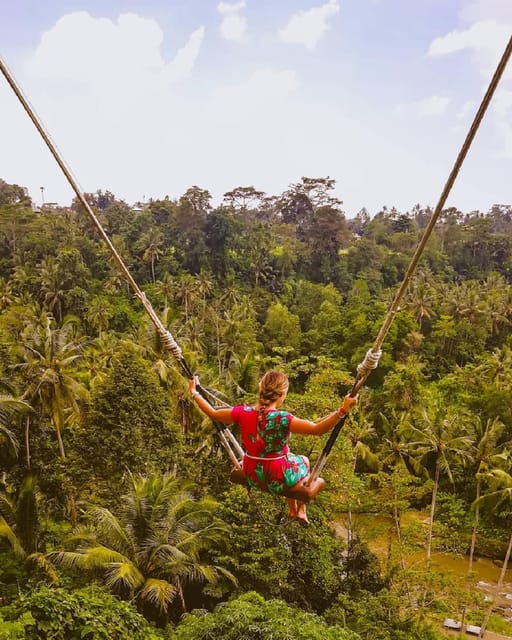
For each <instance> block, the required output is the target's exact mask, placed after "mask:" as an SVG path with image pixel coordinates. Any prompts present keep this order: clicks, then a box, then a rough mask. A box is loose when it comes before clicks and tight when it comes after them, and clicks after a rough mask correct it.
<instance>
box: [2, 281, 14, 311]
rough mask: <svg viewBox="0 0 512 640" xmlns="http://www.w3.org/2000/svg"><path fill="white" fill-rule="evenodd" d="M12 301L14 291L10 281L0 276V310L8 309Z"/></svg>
mask: <svg viewBox="0 0 512 640" xmlns="http://www.w3.org/2000/svg"><path fill="white" fill-rule="evenodd" d="M13 302H14V291H13V290H12V286H11V283H10V282H9V281H8V280H5V279H4V278H0V312H1V311H5V309H8V308H9V307H10V306H11V304H12V303H13Z"/></svg>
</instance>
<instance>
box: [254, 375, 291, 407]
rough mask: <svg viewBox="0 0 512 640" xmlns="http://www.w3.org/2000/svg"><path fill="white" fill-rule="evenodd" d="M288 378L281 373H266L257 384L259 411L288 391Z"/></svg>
mask: <svg viewBox="0 0 512 640" xmlns="http://www.w3.org/2000/svg"><path fill="white" fill-rule="evenodd" d="M289 384H290V383H289V382H288V378H287V376H286V374H284V373H283V372H282V371H267V373H266V374H265V375H264V376H263V377H262V378H261V380H260V384H259V395H258V407H259V409H260V411H261V410H262V409H265V407H268V405H270V404H272V403H273V402H275V401H276V400H277V399H278V398H279V397H280V396H282V395H284V394H285V393H286V392H287V391H288V386H289Z"/></svg>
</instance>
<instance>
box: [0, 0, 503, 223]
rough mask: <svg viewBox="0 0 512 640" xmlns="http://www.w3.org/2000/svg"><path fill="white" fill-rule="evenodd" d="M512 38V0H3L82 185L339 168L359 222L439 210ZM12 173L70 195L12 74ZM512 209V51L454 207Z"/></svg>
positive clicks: (0, 130) (5, 152)
mask: <svg viewBox="0 0 512 640" xmlns="http://www.w3.org/2000/svg"><path fill="white" fill-rule="evenodd" d="M511 35H512V0H233V1H231V2H226V1H224V0H222V1H220V2H219V1H218V0H212V1H211V0H45V2H41V1H40V0H16V1H14V0H0V56H1V57H2V60H3V61H4V63H5V64H6V65H7V66H8V68H9V69H10V71H11V73H12V74H13V75H14V77H15V78H16V80H17V82H18V83H19V85H20V86H21V88H22V90H23V92H24V94H25V96H26V97H27V98H28V100H29V102H30V103H31V105H32V106H33V107H34V109H35V110H36V112H37V114H38V116H39V117H40V118H41V120H42V122H43V123H44V126H45V128H46V130H47V131H48V132H49V133H50V135H51V137H52V139H53V141H54V143H55V144H56V145H57V147H58V148H59V150H60V152H61V154H62V156H63V158H64V160H65V162H66V163H67V165H69V167H70V168H71V170H72V172H73V174H74V176H75V177H76V179H77V181H78V183H79V185H80V187H81V189H82V190H83V191H87V192H94V191H96V190H98V189H102V190H107V189H108V190H109V191H111V192H112V193H114V194H115V196H116V197H117V198H120V199H123V200H125V201H126V202H128V203H129V204H132V203H135V202H138V201H147V200H148V199H149V198H154V199H157V198H163V197H165V196H169V197H170V198H179V197H180V196H181V195H183V194H184V193H185V191H186V190H187V189H188V188H189V187H191V186H193V185H197V186H199V187H201V188H202V189H207V190H208V191H209V192H210V193H211V194H212V198H213V204H219V203H220V202H221V201H222V197H223V194H224V193H225V192H226V191H230V190H232V189H234V188H235V187H238V186H254V187H255V188H256V189H258V190H261V191H264V192H266V193H267V194H268V195H279V194H280V193H282V192H283V191H285V190H286V189H287V188H288V187H289V185H291V184H293V183H297V182H299V181H300V179H301V177H302V176H307V177H313V178H320V177H326V176H330V177H331V178H334V179H335V180H336V189H335V193H334V195H336V196H337V197H338V198H340V199H341V200H342V201H343V209H344V211H345V212H346V215H347V216H348V217H353V216H354V215H356V214H357V212H358V211H359V210H360V209H361V208H363V207H366V209H367V210H368V211H369V212H370V214H371V215H374V214H375V213H377V212H378V211H379V210H380V209H381V208H382V207H383V206H387V207H388V208H390V207H393V206H395V207H396V208H397V209H399V210H400V211H407V210H410V209H411V208H412V207H413V206H414V205H415V204H417V203H419V204H421V205H423V206H427V205H430V206H434V205H435V204H436V203H437V201H438V199H439V196H440V193H441V191H442V188H443V186H444V183H445V181H446V179H447V177H448V174H449V172H450V170H451V168H452V166H453V163H454V161H455V158H456V156H457V153H458V151H459V149H460V147H461V144H462V142H463V140H464V138H465V136H466V133H467V130H468V128H469V126H470V124H471V121H472V119H473V117H474V115H475V113H476V109H477V108H478V105H479V103H480V101H481V99H482V96H483V94H484V92H485V90H486V88H487V86H488V83H489V81H490V78H491V76H492V73H493V71H494V69H495V67H496V65H497V63H498V61H499V59H500V57H501V55H502V53H503V50H504V48H505V46H506V43H507V41H508V39H509V38H510V36H511ZM0 178H3V179H4V180H6V181H7V182H10V183H16V184H19V185H22V186H25V187H27V188H28V190H29V193H30V195H31V197H32V199H33V201H34V202H35V203H36V204H40V203H41V202H43V201H44V202H46V203H48V202H56V203H58V204H60V205H68V204H69V203H70V202H71V200H72V198H73V195H74V194H73V192H72V190H71V188H70V187H69V185H68V184H67V182H66V180H65V178H64V176H63V174H62V172H61V170H60V169H59V168H58V167H57V165H56V163H55V161H54V159H53V157H52V156H51V155H50V153H49V151H48V149H47V148H46V147H45V145H44V143H43V142H42V140H41V138H40V136H39V134H38V133H37V131H36V129H35V128H34V126H33V124H32V123H31V122H30V120H29V118H28V116H27V115H26V113H25V112H24V110H23V109H22V107H21V104H20V103H19V102H18V101H17V99H16V97H15V95H14V93H13V91H12V90H11V89H10V87H9V86H8V84H7V82H6V81H5V80H4V78H3V77H1V76H0ZM493 204H512V61H511V62H510V63H509V65H508V68H507V70H506V72H505V76H504V78H503V80H502V82H501V83H500V86H499V89H498V91H497V93H496V95H495V97H494V99H493V102H492V104H491V106H490V108H489V111H488V113H487V114H486V117H485V119H484V122H483V123H482V125H481V127H480V130H479V132H478V134H477V137H476V139H475V141H474V143H473V146H472V148H471V150H470V153H469V155H468V157H467V159H466V161H465V164H464V166H463V168H462V171H461V172H460V174H459V176H458V179H457V181H456V183H455V186H454V188H453V190H452V193H451V195H450V197H449V199H448V202H447V205H449V206H456V207H458V208H459V209H460V210H462V211H464V212H470V211H474V210H480V211H483V212H485V211H488V210H489V209H490V207H491V206H492V205H493Z"/></svg>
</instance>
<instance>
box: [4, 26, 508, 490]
mask: <svg viewBox="0 0 512 640" xmlns="http://www.w3.org/2000/svg"><path fill="white" fill-rule="evenodd" d="M511 54H512V37H511V38H510V40H509V42H508V44H507V46H506V47H505V51H504V53H503V55H502V57H501V60H500V61H499V63H498V66H497V67H496V71H495V72H494V75H493V77H492V79H491V81H490V83H489V87H488V88H487V91H486V93H485V95H484V97H483V98H482V101H481V104H480V107H479V109H478V111H477V113H476V115H475V117H474V119H473V122H472V124H471V127H470V129H469V131H468V133H467V135H466V138H465V140H464V143H463V145H462V147H461V149H460V151H459V154H458V156H457V158H456V160H455V163H454V165H453V168H452V170H451V172H450V174H449V176H448V179H447V181H446V184H445V186H444V188H443V191H442V192H441V195H440V197H439V201H438V203H437V205H436V208H435V209H434V212H433V214H432V217H431V219H430V221H429V223H428V225H427V227H426V228H425V231H424V233H423V236H422V237H421V239H420V241H419V243H418V246H417V247H416V250H415V252H414V255H413V257H412V259H411V263H410V265H409V267H408V269H407V272H406V274H405V276H404V279H403V282H402V284H401V285H400V288H399V289H398V291H397V293H396V294H395V296H394V298H393V300H392V302H391V305H390V307H389V310H388V312H387V314H386V317H385V319H384V322H383V324H382V326H381V328H380V330H379V333H378V335H377V338H376V339H375V342H374V343H373V346H372V347H371V349H369V351H368V352H367V354H366V356H365V359H364V361H363V362H362V363H361V364H360V365H358V367H357V376H356V380H355V382H354V385H353V387H352V390H351V391H350V395H351V396H355V395H357V393H358V391H359V389H360V388H361V387H362V385H363V384H364V382H365V381H366V379H367V378H368V376H369V374H370V373H371V371H372V369H375V368H376V367H377V366H378V362H379V358H380V355H381V346H382V343H383V342H384V339H385V337H386V335H387V333H388V330H389V328H390V326H391V323H392V321H393V319H394V317H395V315H396V313H397V312H398V310H399V304H400V301H401V299H402V297H403V295H404V293H405V291H406V289H407V287H408V285H409V281H410V279H411V277H412V275H413V274H414V271H415V270H416V267H417V265H418V262H419V259H420V257H421V255H422V253H423V250H424V248H425V246H426V244H427V241H428V240H429V238H430V235H431V233H432V231H433V229H434V227H435V224H436V222H437V220H438V218H439V216H440V215H441V212H442V210H443V207H444V205H445V202H446V200H447V198H448V195H449V193H450V191H451V189H452V187H453V184H454V183H455V180H456V178H457V175H458V173H459V171H460V169H461V167H462V164H463V162H464V159H465V157H466V155H467V153H468V151H469V148H470V146H471V143H472V142H473V139H474V137H475V135H476V132H477V130H478V127H479V126H480V124H481V122H482V120H483V117H484V115H485V112H486V110H487V108H488V106H489V104H490V102H491V99H492V97H493V95H494V92H495V90H496V87H497V86H498V83H499V81H500V78H501V76H502V75H503V72H504V70H505V67H506V66H507V62H508V60H509V58H510V56H511ZM0 70H1V71H2V74H3V75H4V77H5V79H6V80H7V82H8V84H9V85H10V87H11V88H12V90H13V91H14V93H15V94H16V97H17V98H18V100H19V101H20V103H21V104H22V106H23V108H24V109H25V111H26V113H27V114H28V116H29V118H30V119H31V120H32V123H33V124H34V126H35V127H36V129H37V130H38V132H39V133H40V135H41V137H42V138H43V140H44V141H45V143H46V145H47V147H48V148H49V150H50V152H51V153H52V155H53V157H54V159H55V160H56V162H57V164H58V165H59V167H60V168H61V170H62V172H63V173H64V175H65V177H66V179H67V181H68V182H69V184H70V185H71V187H72V189H73V191H74V192H75V194H76V196H77V198H78V200H79V201H80V203H81V204H82V205H83V207H84V208H85V210H86V211H87V213H88V214H89V216H90V218H91V220H92V221H93V223H94V225H95V226H96V228H97V230H98V232H99V234H100V236H101V237H102V239H103V240H104V242H105V243H106V245H107V247H108V248H109V250H110V251H111V253H112V255H113V257H114V259H115V261H116V262H117V264H118V266H119V268H120V270H121V272H122V273H123V275H124V277H125V279H126V280H127V282H128V284H129V285H130V287H131V288H132V290H133V292H134V294H135V296H136V297H137V298H138V299H139V300H140V302H141V304H142V306H143V307H144V309H145V311H146V313H147V314H148V316H149V317H150V319H151V321H152V322H153V324H154V326H155V328H156V330H157V331H158V333H159V335H160V337H161V339H162V342H163V344H164V345H165V346H166V347H167V349H168V350H169V351H170V352H171V353H172V354H173V355H174V357H175V358H176V360H177V362H178V364H179V365H180V366H181V369H182V371H183V373H184V374H185V375H186V376H187V378H189V379H190V378H192V377H193V373H192V370H191V369H190V367H189V366H188V364H187V362H186V361H185V359H184V357H183V354H182V351H181V348H180V347H179V345H178V344H177V343H176V341H175V339H174V338H173V336H172V334H171V333H170V332H169V331H168V330H167V329H166V328H165V327H164V326H163V324H162V322H161V320H160V318H159V317H158V316H157V314H156V312H155V311H154V309H153V307H152V306H151V304H150V303H149V301H148V300H147V299H146V295H145V293H144V292H143V291H142V290H141V289H140V288H139V286H138V285H137V283H136V282H135V280H134V279H133V277H132V276H131V274H130V272H129V271H128V269H127V267H126V265H125V264H124V262H123V260H122V259H121V257H120V255H119V254H118V252H117V251H116V249H115V247H114V245H113V244H112V242H111V241H110V239H109V237H108V236H107V234H106V233H105V230H104V229H103V227H102V226H101V224H100V222H99V220H98V218H97V217H96V215H95V214H94V212H93V210H92V209H91V207H90V205H89V203H88V202H87V200H86V199H85V196H84V194H83V192H82V191H81V189H80V188H79V186H78V183H77V182H76V180H75V179H74V178H73V176H72V174H71V172H70V170H69V169H68V167H67V165H66V164H65V163H64V160H63V159H62V157H61V155H60V154H59V152H58V151H57V148H56V147H55V145H54V144H53V142H52V141H51V139H50V136H49V135H48V133H47V132H46V130H45V129H44V127H43V125H42V123H41V121H40V120H39V119H38V117H37V116H36V114H35V112H34V110H33V109H32V107H31V106H30V104H29V103H28V101H27V100H26V98H25V97H24V95H23V93H22V92H21V90H20V88H19V87H18V85H17V83H16V81H15V80H14V78H13V76H12V74H11V73H10V72H9V70H8V69H7V67H6V65H5V64H4V62H3V60H2V59H1V58H0ZM197 390H198V391H199V393H200V394H201V395H203V397H204V394H205V392H206V390H205V389H204V388H202V387H200V386H198V387H197ZM346 417H347V416H346V415H343V416H342V417H341V418H340V420H339V421H338V423H337V424H336V425H335V427H334V428H333V429H332V430H331V432H330V434H329V438H328V440H327V442H326V444H325V446H324V448H323V450H322V452H321V454H320V457H319V458H318V460H317V462H316V464H315V466H314V467H313V469H312V471H311V473H310V475H309V476H308V477H307V478H304V479H303V480H301V481H300V482H299V483H298V484H297V485H295V486H293V487H291V488H290V489H287V490H286V491H285V492H284V495H285V496H286V497H289V498H292V499H297V500H300V501H302V502H310V501H311V500H313V499H314V498H315V497H316V495H317V494H318V492H319V491H321V490H322V489H323V488H324V487H325V481H324V480H323V479H322V478H320V472H321V470H322V469H323V467H324V465H325V462H326V460H327V457H328V455H329V453H330V451H331V449H332V447H333V445H334V443H335V441H336V439H337V437H338V434H339V433H340V431H341V428H342V426H343V424H344V423H345V420H346ZM214 425H215V427H216V429H217V433H218V436H219V438H220V441H221V443H222V445H223V447H224V448H225V449H226V451H227V454H228V456H229V458H230V460H231V461H232V463H233V465H234V468H233V470H232V472H231V475H230V479H231V481H232V482H234V483H237V484H243V485H245V486H247V482H246V479H245V476H244V474H243V471H242V465H241V463H240V458H241V457H243V455H244V452H243V449H242V447H241V446H240V444H239V442H238V440H237V439H236V438H235V437H234V436H233V434H232V433H231V431H230V430H229V429H228V428H227V427H225V426H224V425H221V424H218V423H214ZM233 449H234V450H233ZM235 451H236V453H235Z"/></svg>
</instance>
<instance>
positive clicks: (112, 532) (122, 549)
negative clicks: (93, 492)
mask: <svg viewBox="0 0 512 640" xmlns="http://www.w3.org/2000/svg"><path fill="white" fill-rule="evenodd" d="M88 515H89V517H90V518H91V519H92V520H93V522H94V529H95V531H96V532H97V537H98V538H99V539H100V540H104V541H105V542H108V545H109V546H110V547H113V548H115V549H116V551H118V552H119V553H122V554H123V555H127V554H132V553H133V551H134V546H133V541H132V540H131V539H130V537H129V535H128V531H127V529H126V528H124V527H123V525H122V523H121V522H120V521H119V519H118V518H117V517H116V516H115V515H114V514H113V513H112V512H111V511H110V510H109V509H106V508H105V507H91V508H90V509H89V510H88Z"/></svg>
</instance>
